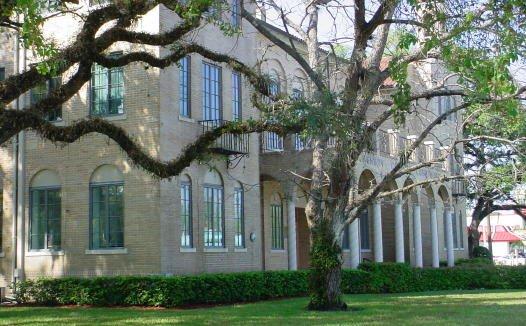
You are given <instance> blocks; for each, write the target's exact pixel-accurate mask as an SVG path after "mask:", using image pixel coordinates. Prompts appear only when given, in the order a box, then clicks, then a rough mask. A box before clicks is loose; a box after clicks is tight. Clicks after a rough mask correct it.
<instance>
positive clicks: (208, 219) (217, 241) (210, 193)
mask: <svg viewBox="0 0 526 326" xmlns="http://www.w3.org/2000/svg"><path fill="white" fill-rule="evenodd" d="M204 204H205V233H204V241H205V247H224V246H225V243H224V240H223V239H224V238H225V237H224V229H225V227H224V226H225V225H224V224H225V220H224V200H223V181H222V179H221V175H219V173H218V172H217V171H215V170H211V171H209V172H208V173H207V174H206V176H205V182H204Z"/></svg>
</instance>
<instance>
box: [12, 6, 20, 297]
mask: <svg viewBox="0 0 526 326" xmlns="http://www.w3.org/2000/svg"><path fill="white" fill-rule="evenodd" d="M16 21H17V23H18V22H19V17H18V15H17V16H16ZM19 37H20V35H19V33H18V31H16V32H15V37H14V45H13V46H14V48H15V49H14V50H15V54H14V69H13V70H14V71H13V73H14V74H18V72H19V71H20V39H19ZM19 100H20V99H19V98H17V99H16V100H15V110H18V109H19V108H20V104H19ZM13 158H14V160H13V173H14V183H13V188H14V189H13V192H12V195H13V212H12V213H13V220H12V224H13V226H12V232H13V234H12V236H11V240H12V245H11V247H12V255H13V269H12V271H11V277H12V283H13V290H14V291H15V292H16V281H17V276H18V275H17V274H18V272H17V269H16V268H17V265H18V262H17V257H18V254H17V251H18V248H17V243H18V240H17V239H18V237H17V234H18V230H17V225H18V223H17V220H18V134H16V136H15V138H14V142H13Z"/></svg>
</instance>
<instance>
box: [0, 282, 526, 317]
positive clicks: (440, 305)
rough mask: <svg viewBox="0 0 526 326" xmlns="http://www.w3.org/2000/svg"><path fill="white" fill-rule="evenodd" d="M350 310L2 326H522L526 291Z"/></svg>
mask: <svg viewBox="0 0 526 326" xmlns="http://www.w3.org/2000/svg"><path fill="white" fill-rule="evenodd" d="M345 299H346V301H347V303H348V304H349V305H350V308H351V309H350V310H349V311H347V312H311V311H307V310H305V305H306V304H307V298H296V299H288V300H278V301H266V302H259V303H250V304H239V305H232V306H219V307H210V308H198V309H161V308H159V309H148V308H87V307H51V308H50V307H2V308H0V325H50V324H51V325H116V324H118V325H173V324H185V325H187V324H195V325H200V324H209V325H224V324H229V325H231V324H239V325H241V324H242V325H246V324H266V325H280V324H292V325H306V324H332V325H335V324H338V325H341V324H347V325H349V324H352V325H360V324H362V325H363V324H368V325H369V324H373V325H393V324H394V325H482V324H484V325H505V324H508V325H520V324H524V320H526V291H509V290H508V291H499V290H497V291H461V292H460V291H459V292H451V291H449V292H428V293H409V294H386V295H370V294H367V295H349V296H345Z"/></svg>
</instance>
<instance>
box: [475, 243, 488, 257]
mask: <svg viewBox="0 0 526 326" xmlns="http://www.w3.org/2000/svg"><path fill="white" fill-rule="evenodd" d="M473 257H474V258H488V259H491V253H490V252H489V249H488V248H486V247H482V246H476V247H474V248H473Z"/></svg>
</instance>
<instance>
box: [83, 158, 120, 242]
mask: <svg viewBox="0 0 526 326" xmlns="http://www.w3.org/2000/svg"><path fill="white" fill-rule="evenodd" d="M114 248H124V176H123V174H122V172H121V171H120V170H119V169H118V168H117V167H116V166H114V165H110V164H105V165H101V166H99V167H98V168H97V169H95V171H93V173H92V175H91V178H90V249H96V250H97V249H114Z"/></svg>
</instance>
